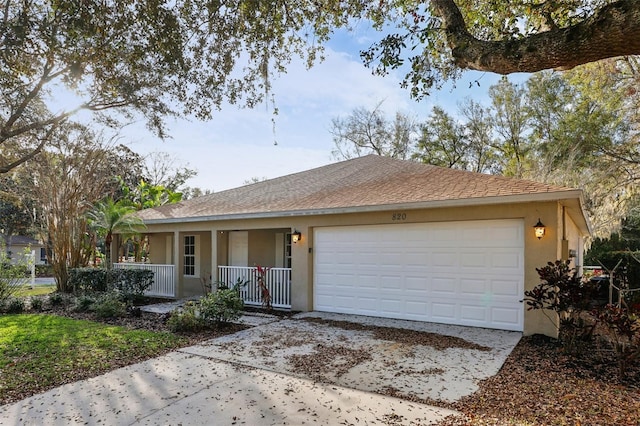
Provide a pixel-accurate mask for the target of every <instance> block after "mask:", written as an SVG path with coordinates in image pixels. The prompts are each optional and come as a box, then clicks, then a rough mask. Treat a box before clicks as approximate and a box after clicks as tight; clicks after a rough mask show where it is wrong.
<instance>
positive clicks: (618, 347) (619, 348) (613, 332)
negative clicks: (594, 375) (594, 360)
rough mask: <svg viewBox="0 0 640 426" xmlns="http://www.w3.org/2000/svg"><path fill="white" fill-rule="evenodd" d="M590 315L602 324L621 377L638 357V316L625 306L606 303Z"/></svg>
mask: <svg viewBox="0 0 640 426" xmlns="http://www.w3.org/2000/svg"><path fill="white" fill-rule="evenodd" d="M592 315H593V316H595V317H596V318H598V320H599V321H600V322H601V323H602V324H604V325H605V326H606V327H607V329H608V331H609V335H610V337H611V344H612V345H613V350H614V353H615V355H616V359H617V361H618V376H619V377H620V378H622V377H623V376H624V375H625V373H626V371H627V366H628V365H629V364H630V363H632V362H634V361H636V360H637V359H638V358H640V318H639V317H638V315H637V314H635V313H633V312H630V311H629V310H628V309H626V308H619V307H617V306H613V305H606V306H605V307H604V308H601V309H597V310H594V311H593V312H592Z"/></svg>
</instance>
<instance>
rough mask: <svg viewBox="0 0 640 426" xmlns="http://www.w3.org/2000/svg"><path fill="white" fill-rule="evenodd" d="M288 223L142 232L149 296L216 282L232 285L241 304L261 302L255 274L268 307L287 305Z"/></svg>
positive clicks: (186, 293)
mask: <svg viewBox="0 0 640 426" xmlns="http://www.w3.org/2000/svg"><path fill="white" fill-rule="evenodd" d="M293 232H294V230H293V229H291V228H272V229H248V230H199V231H187V230H181V231H173V232H157V233H150V234H147V237H148V241H149V251H148V253H147V254H146V262H144V263H135V264H134V263H126V262H123V263H118V264H115V265H114V266H115V267H119V268H148V269H151V270H152V271H153V272H154V276H155V280H154V285H153V287H152V289H151V290H150V291H149V292H148V294H149V295H150V296H158V297H170V298H185V297H192V296H199V295H204V294H206V293H208V292H209V291H211V290H212V289H213V290H215V289H216V288H218V287H220V286H227V287H235V286H236V285H238V290H239V292H240V294H241V296H242V298H243V299H244V301H245V304H247V305H253V306H260V305H262V304H263V290H262V289H261V287H260V285H259V278H261V281H262V283H263V284H264V287H265V288H266V289H267V290H268V294H269V295H270V297H271V305H272V306H273V307H274V308H283V309H290V308H291V271H292V269H291V265H292V262H291V259H292V257H291V255H292V244H294V243H293V242H292V233H293Z"/></svg>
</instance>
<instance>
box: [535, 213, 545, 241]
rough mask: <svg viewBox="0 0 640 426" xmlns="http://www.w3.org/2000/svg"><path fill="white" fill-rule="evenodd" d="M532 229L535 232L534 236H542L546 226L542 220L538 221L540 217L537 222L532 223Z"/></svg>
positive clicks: (539, 237)
mask: <svg viewBox="0 0 640 426" xmlns="http://www.w3.org/2000/svg"><path fill="white" fill-rule="evenodd" d="M533 229H534V231H535V233H536V238H538V239H541V238H542V237H544V234H545V231H546V229H547V228H546V227H545V226H544V224H543V223H542V222H540V218H538V223H536V224H535V225H533Z"/></svg>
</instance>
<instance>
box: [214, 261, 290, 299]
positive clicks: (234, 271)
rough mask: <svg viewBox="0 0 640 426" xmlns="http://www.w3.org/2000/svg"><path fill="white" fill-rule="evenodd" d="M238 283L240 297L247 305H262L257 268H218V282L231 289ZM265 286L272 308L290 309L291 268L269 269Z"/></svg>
mask: <svg viewBox="0 0 640 426" xmlns="http://www.w3.org/2000/svg"><path fill="white" fill-rule="evenodd" d="M239 280H240V282H246V283H247V284H246V285H244V286H241V287H240V289H239V290H240V295H241V296H242V299H243V300H244V303H245V304H247V305H255V306H261V305H262V292H261V291H260V287H259V286H258V268H256V267H255V266H218V281H220V282H223V283H225V284H226V285H227V286H229V287H233V286H235V285H236V283H238V281H239ZM265 284H266V286H267V289H268V290H269V294H270V295H271V306H273V307H274V308H291V268H270V269H269V270H268V271H267V274H266V276H265Z"/></svg>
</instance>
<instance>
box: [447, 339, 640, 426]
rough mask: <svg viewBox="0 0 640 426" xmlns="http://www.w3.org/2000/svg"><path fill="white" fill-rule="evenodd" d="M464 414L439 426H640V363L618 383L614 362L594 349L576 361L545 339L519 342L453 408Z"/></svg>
mask: <svg viewBox="0 0 640 426" xmlns="http://www.w3.org/2000/svg"><path fill="white" fill-rule="evenodd" d="M439 405H440V406H445V405H446V406H447V408H452V409H454V410H458V411H461V412H463V413H465V414H466V416H467V418H465V419H459V418H458V419H446V420H445V421H443V422H441V423H439V424H441V425H448V426H451V425H456V426H458V425H519V424H525V425H531V424H533V425H539V424H540V425H543V424H549V425H582V426H586V425H629V426H631V425H633V426H638V425H639V424H640V363H638V362H636V363H635V365H632V366H631V367H630V368H629V369H628V371H627V374H626V376H625V377H624V378H623V379H619V378H618V376H617V369H616V364H615V361H614V360H612V359H611V357H610V356H609V355H608V354H606V353H603V352H602V351H601V350H600V349H598V348H595V347H594V348H591V349H588V350H587V351H585V353H584V354H582V355H581V356H580V358H576V357H574V356H570V355H567V354H564V353H563V351H562V348H561V347H560V346H559V345H558V343H557V341H555V340H553V339H550V338H548V337H545V336H528V337H524V338H522V340H521V341H520V343H519V344H518V345H517V346H516V348H515V349H514V351H513V352H512V353H511V355H510V356H509V357H508V359H507V361H506V362H505V364H504V366H503V367H502V369H501V370H500V372H499V373H498V374H497V375H496V376H493V377H491V378H489V379H486V380H484V381H482V382H481V384H480V389H479V390H478V392H476V393H474V394H473V395H470V396H468V397H465V398H462V399H461V400H460V401H458V402H456V403H453V404H448V405H447V404H439Z"/></svg>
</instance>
